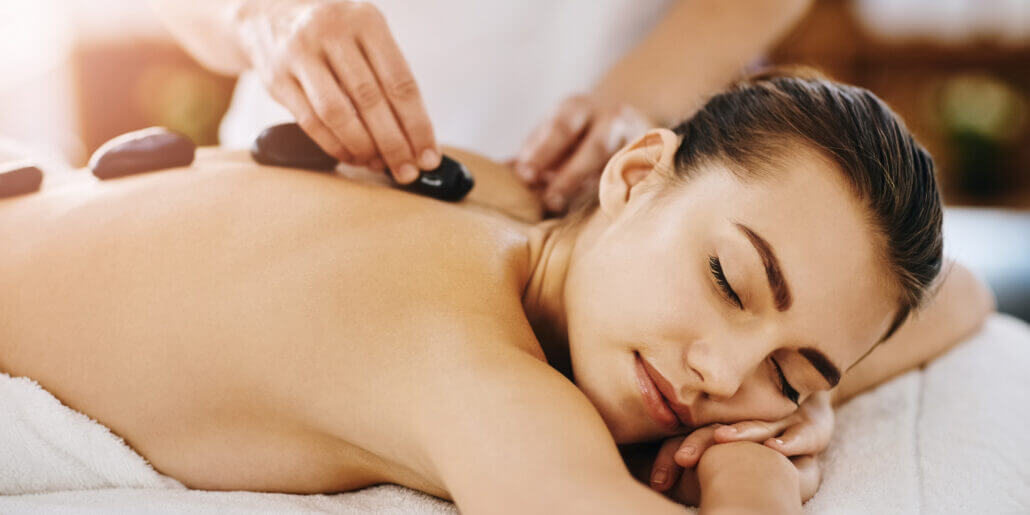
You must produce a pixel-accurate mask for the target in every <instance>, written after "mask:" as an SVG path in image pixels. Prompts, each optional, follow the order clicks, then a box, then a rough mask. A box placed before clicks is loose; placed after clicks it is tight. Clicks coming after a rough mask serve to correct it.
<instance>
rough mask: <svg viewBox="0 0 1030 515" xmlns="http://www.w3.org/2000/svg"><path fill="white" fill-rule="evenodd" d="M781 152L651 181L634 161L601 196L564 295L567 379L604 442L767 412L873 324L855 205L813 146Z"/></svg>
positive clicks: (846, 351)
mask: <svg viewBox="0 0 1030 515" xmlns="http://www.w3.org/2000/svg"><path fill="white" fill-rule="evenodd" d="M667 155H668V153H666V156H667ZM616 157H618V155H617V156H616ZM782 161H783V162H782V164H781V165H779V166H776V167H774V168H773V169H772V170H770V171H769V172H770V173H768V176H767V177H763V178H760V179H751V180H748V181H747V182H744V181H741V180H739V179H737V178H736V177H735V176H734V175H733V174H732V173H731V172H730V171H729V170H728V169H726V168H725V167H723V166H721V165H718V164H712V165H708V166H707V169H706V170H701V171H699V172H698V173H697V174H696V175H695V176H694V177H693V178H691V179H689V180H688V181H687V182H686V183H685V184H680V185H674V186H666V187H664V189H663V187H662V186H661V184H660V182H661V181H663V179H662V178H661V177H660V174H657V173H650V174H648V175H647V176H646V177H644V178H643V179H640V180H639V182H637V183H636V184H630V185H629V186H628V191H629V193H627V195H625V196H626V197H628V198H627V199H626V200H625V204H624V205H620V206H618V209H612V208H611V202H609V203H608V204H609V205H608V206H607V209H606V206H605V204H604V202H602V212H601V213H600V214H598V216H601V217H604V218H603V222H598V223H601V224H602V225H601V226H600V228H599V229H596V236H595V237H594V238H592V239H591V240H590V241H588V242H586V243H584V244H583V245H582V246H580V247H577V249H576V252H575V254H574V256H573V263H572V265H571V267H570V270H569V276H568V279H567V282H566V289H565V303H566V314H567V315H566V316H567V323H568V329H569V348H570V355H571V358H572V368H573V373H574V375H575V379H576V383H577V385H578V386H579V387H580V389H581V390H582V391H583V392H584V393H585V394H586V395H587V396H588V397H589V398H590V399H591V401H592V402H593V403H594V405H595V406H596V407H597V408H598V410H599V411H600V413H601V415H602V417H603V418H604V420H605V422H606V423H607V424H608V426H609V428H610V430H611V431H612V434H613V435H614V436H615V438H616V440H617V441H618V442H620V443H628V442H635V441H642V440H652V439H656V438H660V437H664V436H669V435H673V434H678V433H684V432H686V431H688V430H690V429H691V428H693V427H699V426H703V425H706V424H710V423H713V422H723V423H729V422H736V421H741V420H755V419H757V420H778V419H780V418H783V417H785V416H787V415H789V414H790V413H791V412H792V411H793V410H794V409H795V408H796V404H795V402H794V401H795V400H797V401H800V402H804V400H805V398H806V397H808V396H809V395H810V394H812V393H814V392H817V391H820V390H827V389H829V388H831V387H832V386H833V384H835V383H836V381H837V380H838V379H839V378H840V376H841V374H843V373H844V371H845V370H847V369H848V368H849V367H850V366H851V365H853V364H854V363H855V362H856V361H858V360H859V359H860V357H862V356H863V355H864V354H865V353H866V352H867V351H868V350H869V349H870V348H871V347H872V346H873V345H874V344H875V342H876V341H877V340H879V338H880V337H881V336H882V335H883V334H884V332H885V331H886V330H887V327H888V325H889V322H890V319H891V317H892V316H893V314H894V311H895V309H896V303H895V302H894V300H893V299H895V298H896V297H895V296H894V295H893V294H892V288H891V287H890V286H888V284H889V283H888V281H887V277H888V276H887V275H886V271H885V268H884V267H883V266H882V265H881V264H880V263H881V261H880V260H879V258H878V257H877V254H876V249H877V247H876V245H878V243H877V242H876V240H875V238H874V236H873V233H872V232H871V230H870V228H869V226H868V223H867V222H866V219H865V211H864V208H863V207H862V206H861V205H860V204H859V203H858V200H857V199H855V198H853V195H852V194H851V193H850V191H849V190H848V189H846V187H845V184H844V182H843V181H844V179H843V176H842V174H841V173H840V172H839V171H838V170H837V169H835V168H834V166H835V165H833V164H832V163H830V162H829V161H828V160H825V159H823V158H821V157H819V156H818V155H816V154H814V153H812V152H808V151H802V150H800V149H799V150H798V151H797V154H796V155H795V156H793V157H791V158H789V159H784V160H782ZM670 164H671V163H670ZM613 166H615V167H616V169H615V170H613V169H612V168H613ZM619 166H620V165H619V164H618V163H617V159H614V158H613V162H612V163H610V164H609V167H608V169H606V171H605V174H606V175H607V174H612V173H614V174H619V173H620V170H619V169H618V167H619ZM625 175H626V176H627V177H630V181H629V182H630V183H633V182H634V181H637V180H638V178H639V175H640V174H638V175H637V178H633V177H632V174H625ZM609 179H610V180H609V181H608V182H609V183H610V182H611V178H610V177H609ZM621 179H622V177H621V176H620V180H621ZM605 182H606V180H605V178H602V196H603V195H604V188H605V187H606V186H605ZM649 182H650V186H652V187H641V186H647V184H646V183H649ZM655 184H658V187H653V186H655ZM609 186H610V184H609ZM602 198H603V197H602ZM781 372H782V376H783V378H785V379H786V383H784V382H783V380H782V379H781V376H780V373H781ZM655 386H657V389H656V388H655ZM649 392H654V393H649ZM658 392H661V394H662V397H664V400H663V399H662V398H659V396H658ZM795 392H796V397H795ZM792 397H793V398H794V399H793V400H792ZM669 407H672V411H674V412H676V413H672V412H670V411H669V410H668V408H669ZM681 422H682V425H681Z"/></svg>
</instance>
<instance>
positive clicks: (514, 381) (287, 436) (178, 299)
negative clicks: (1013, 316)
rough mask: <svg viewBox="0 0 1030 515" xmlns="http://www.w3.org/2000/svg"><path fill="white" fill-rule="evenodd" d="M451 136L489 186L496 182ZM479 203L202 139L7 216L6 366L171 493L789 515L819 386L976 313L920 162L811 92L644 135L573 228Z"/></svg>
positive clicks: (923, 157)
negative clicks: (283, 164)
mask: <svg viewBox="0 0 1030 515" xmlns="http://www.w3.org/2000/svg"><path fill="white" fill-rule="evenodd" d="M450 153H451V154H452V155H454V156H456V157H458V159H459V160H460V161H462V162H464V163H465V164H466V165H467V166H468V167H469V168H470V170H471V171H472V172H473V174H475V175H476V176H477V178H478V179H479V180H480V184H481V187H480V188H479V189H477V191H480V192H481V193H482V192H489V191H491V188H490V186H489V184H490V181H495V182H494V184H496V181H504V180H508V179H507V178H506V177H507V176H509V175H510V173H509V172H508V171H507V170H506V169H505V168H504V167H503V166H501V165H499V164H496V163H492V162H489V161H487V160H484V159H482V158H478V157H476V156H472V155H469V154H466V153H461V152H459V151H457V150H453V151H451V152H450ZM510 182H511V184H509V185H506V186H505V187H504V188H497V190H498V191H512V190H511V189H512V188H515V187H517V182H516V181H515V180H514V179H511V180H510ZM484 183H486V184H484ZM473 193H474V195H472V196H471V197H470V199H469V200H467V201H466V202H465V203H463V204H459V205H452V204H447V203H443V202H438V201H435V200H431V199H426V198H422V197H419V196H415V195H412V194H409V193H404V192H400V191H397V190H393V189H390V188H385V187H382V186H381V185H377V184H369V183H362V182H358V181H354V180H350V179H347V178H345V177H341V176H339V175H336V176H332V175H322V174H315V173H305V172H301V171H295V170H288V169H283V168H267V167H262V166H258V165H256V164H255V163H254V162H253V161H251V160H250V159H249V157H246V156H245V155H243V154H239V153H229V152H221V151H217V150H212V151H208V152H204V153H202V154H201V155H200V157H199V158H198V160H197V161H196V162H195V164H194V165H193V166H191V167H189V168H188V169H179V170H172V171H165V172H159V173H153V174H146V175H140V176H133V177H128V178H123V179H118V180H114V181H106V182H95V181H92V180H89V181H83V182H82V184H81V185H78V186H69V187H66V188H63V189H55V190H51V191H44V192H41V193H39V194H35V195H29V196H24V197H19V198H15V199H10V200H6V201H3V202H0V239H2V241H3V242H4V243H3V245H4V251H3V252H2V253H0V284H2V289H3V291H4V294H3V296H2V297H0V369H2V370H3V371H4V372H7V373H9V374H12V375H19V376H21V375H24V376H28V377H30V378H33V379H36V380H37V381H39V383H40V384H41V385H42V386H43V387H45V388H46V389H47V390H49V391H50V392H51V393H53V394H54V395H55V396H56V397H58V398H59V399H61V400H62V401H63V402H65V403H66V404H67V405H68V406H70V407H72V408H74V409H77V410H80V411H82V412H84V413H86V414H87V415H89V416H91V417H94V418H96V419H97V420H98V421H100V422H101V423H103V424H105V425H106V426H108V427H110V428H111V429H112V430H113V431H114V432H116V433H117V434H119V435H120V436H122V437H124V438H125V440H126V442H127V443H128V444H130V445H131V446H132V447H133V448H135V449H136V450H137V451H138V452H139V453H140V454H142V455H143V457H145V458H146V459H148V460H149V461H150V462H151V463H152V464H153V465H154V467H156V469H157V470H158V471H160V472H162V473H164V474H166V475H169V476H171V477H173V478H175V479H178V480H179V481H181V482H183V483H184V484H186V485H187V486H190V487H192V488H198V489H211V490H237V489H239V490H254V491H269V492H340V491H347V490H354V489H357V488H362V487H365V486H369V485H373V484H377V483H396V484H400V485H404V486H408V487H411V488H415V489H418V490H422V491H424V492H428V493H430V494H432V495H436V496H439V497H443V498H448V499H453V500H454V501H455V502H456V503H457V505H458V508H459V509H460V510H461V511H463V512H465V513H484V512H490V513H495V512H504V513H508V512H510V513H520V514H521V513H545V512H551V513H666V512H668V513H674V512H679V511H681V510H682V507H681V506H679V504H677V503H676V502H673V501H680V502H691V503H696V502H698V501H699V502H700V505H701V510H702V512H709V513H714V512H720V511H722V510H736V511H734V513H736V512H742V513H743V512H761V513H766V512H770V513H790V512H799V511H800V508H801V502H802V500H803V499H805V498H807V497H810V496H811V495H812V494H813V493H814V491H815V489H816V487H817V486H818V483H819V472H818V470H816V467H817V465H816V462H815V460H814V459H813V458H812V455H814V454H816V453H818V452H819V451H821V450H822V449H823V448H824V447H825V446H826V445H827V442H828V441H829V438H830V432H831V430H832V426H833V412H832V408H831V403H832V402H835V401H840V400H843V399H846V398H848V397H849V396H852V395H854V394H856V393H858V392H861V391H863V390H866V389H868V388H870V387H872V386H873V385H876V384H878V383H880V382H882V381H884V380H886V379H887V378H889V377H891V376H894V375H896V374H898V373H899V372H901V371H904V370H906V369H909V368H912V367H915V366H917V365H919V364H921V363H924V362H926V361H927V360H929V359H931V358H933V357H934V356H936V355H938V354H940V353H941V352H943V351H944V350H945V349H947V348H948V347H949V346H950V345H952V344H954V343H955V342H956V341H958V340H960V339H961V338H962V337H963V336H964V335H967V334H969V333H970V332H971V331H973V330H974V329H975V328H976V327H977V326H978V325H979V324H980V322H981V321H982V320H983V319H984V318H985V316H986V314H987V313H988V312H989V311H990V310H991V309H992V300H991V296H990V294H989V293H988V292H987V291H986V290H985V289H984V287H983V286H982V285H981V284H980V283H978V282H977V281H976V280H975V279H974V278H973V277H972V276H971V275H970V274H969V273H968V272H967V271H965V270H964V269H962V268H961V267H958V266H948V265H944V266H942V256H941V201H940V197H939V193H938V190H937V184H936V182H935V179H934V174H933V164H932V162H931V160H930V157H929V155H927V153H926V152H925V151H924V150H923V149H922V147H920V146H919V145H918V144H917V143H916V142H915V141H914V140H913V139H912V136H911V135H910V134H909V133H908V131H907V130H906V129H905V128H904V127H903V126H902V125H901V122H900V121H899V120H898V118H897V117H896V116H895V115H894V114H893V113H892V112H890V111H889V110H888V108H887V107H885V106H884V104H883V103H881V102H880V101H879V100H878V99H876V98H875V97H874V96H873V95H872V94H870V93H869V92H867V91H865V90H862V89H858V88H854V87H849V86H844V85H841V84H837V83H833V82H829V81H826V80H822V79H818V78H800V77H791V76H772V75H770V76H765V77H759V78H753V79H750V80H747V81H744V82H742V83H740V84H738V85H737V86H735V87H733V88H732V89H730V90H729V91H727V92H725V93H723V94H721V95H718V96H716V97H714V98H712V99H711V100H710V101H709V102H708V103H707V105H706V106H705V107H704V108H703V109H702V110H701V111H700V112H699V113H698V114H697V115H696V116H694V117H693V118H691V119H690V120H687V121H685V122H683V124H681V125H680V126H678V127H676V128H675V129H673V130H667V129H655V130H652V131H651V132H649V133H647V134H646V135H645V136H643V137H641V138H640V139H639V140H637V141H635V142H633V143H632V144H630V145H628V146H626V147H625V148H623V149H621V150H620V151H619V152H618V153H617V154H615V155H614V156H613V157H612V158H611V160H610V161H609V162H608V164H607V166H606V168H605V170H604V172H603V175H602V176H601V178H600V183H599V185H598V188H597V192H596V195H595V200H596V202H593V203H590V204H589V205H587V206H585V207H583V208H582V209H581V210H580V211H579V212H578V214H576V215H573V216H569V217H566V218H565V219H560V220H549V221H543V222H541V221H538V220H535V221H532V222H529V223H527V222H525V221H522V220H519V219H518V217H516V216H510V213H526V212H527V210H528V212H532V211H533V209H534V207H537V208H538V206H534V205H533V204H532V201H531V200H527V199H531V198H532V196H531V195H528V193H526V192H524V191H523V192H522V193H523V194H524V195H518V194H513V195H508V196H507V197H502V196H490V195H480V196H479V197H478V200H477V197H476V196H475V193H476V192H475V191H474V192H473ZM488 204H492V205H495V206H501V207H500V208H498V209H491V208H489V207H488V206H487V205H488ZM942 270H943V272H942ZM938 278H939V279H938ZM685 435H686V436H685ZM684 436H685V437H684ZM649 441H664V444H661V445H660V450H659V452H657V455H656V453H655V452H654V449H657V448H658V447H659V446H657V445H656V446H652V447H651V449H652V450H651V452H650V454H645V453H646V452H647V449H646V448H641V447H640V446H636V447H633V446H623V447H622V452H623V454H620V448H619V447H618V445H619V444H632V443H638V442H649ZM627 463H628V464H629V467H628V466H627ZM628 469H633V470H634V471H635V472H636V473H637V474H638V475H640V477H641V478H642V479H643V481H644V483H648V485H645V484H643V483H641V482H639V481H637V480H636V479H635V478H634V477H633V475H631V473H630V471H629V470H628ZM659 492H662V493H659ZM663 493H664V495H663Z"/></svg>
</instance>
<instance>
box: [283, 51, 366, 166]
mask: <svg viewBox="0 0 1030 515" xmlns="http://www.w3.org/2000/svg"><path fill="white" fill-rule="evenodd" d="M294 73H295V75H296V77H297V81H298V82H299V83H300V85H301V87H302V88H303V90H304V93H305V94H306V96H307V99H308V101H309V102H310V104H311V107H312V108H313V109H314V111H315V114H316V115H318V118H319V119H320V120H321V122H322V124H323V125H324V126H326V127H327V128H328V129H329V130H330V131H331V132H332V133H333V135H334V136H335V137H336V139H337V140H338V141H339V142H340V145H341V146H342V147H343V148H344V149H346V150H347V152H349V153H350V155H351V156H353V159H352V160H343V161H345V162H348V163H351V162H353V163H354V164H365V163H367V162H369V161H371V160H372V159H373V158H375V157H376V156H377V155H378V152H377V151H376V147H375V144H374V143H373V142H372V137H371V136H369V134H368V131H367V130H366V129H365V125H364V124H363V123H362V122H361V118H360V117H359V116H358V112H357V110H356V109H355V108H354V105H353V104H351V101H350V99H349V98H347V96H346V95H345V94H344V93H343V90H341V89H340V85H339V83H337V82H336V78H335V77H333V74H332V73H331V72H330V71H329V68H328V67H327V64H326V63H325V62H324V61H321V60H319V59H315V58H311V57H309V58H307V59H302V60H298V64H297V65H296V69H295V71H294ZM341 160H342V159H341Z"/></svg>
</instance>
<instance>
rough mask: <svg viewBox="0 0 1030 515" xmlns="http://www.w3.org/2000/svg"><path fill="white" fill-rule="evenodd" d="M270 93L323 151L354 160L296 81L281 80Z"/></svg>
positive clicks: (272, 86) (340, 157)
mask: <svg viewBox="0 0 1030 515" xmlns="http://www.w3.org/2000/svg"><path fill="white" fill-rule="evenodd" d="M268 91H269V93H270V94H271V95H272V97H273V98H274V99H275V100H276V101H277V102H279V103H280V104H282V105H283V107H285V108H286V110H288V111H289V112H290V113H291V114H293V116H294V118H296V119H297V124H298V125H300V127H301V128H302V129H304V132H305V133H307V135H308V136H310V137H311V139H312V140H314V141H315V143H318V146H319V147H322V150H325V151H326V153H328V154H329V155H331V156H333V157H336V158H337V159H340V160H341V161H344V160H347V161H349V160H353V159H354V158H353V156H352V155H351V154H350V153H349V152H348V151H347V149H345V148H344V147H343V145H341V144H340V141H339V140H337V139H336V136H335V135H333V133H332V131H330V130H329V128H328V127H326V126H325V124H323V123H322V120H321V119H320V118H319V117H318V115H317V114H316V113H315V110H314V108H312V107H311V104H310V103H308V100H307V97H306V96H304V92H303V91H302V90H301V87H300V85H299V84H298V83H297V82H296V80H294V79H293V78H290V79H287V80H280V81H278V82H276V83H275V84H274V85H271V86H270V87H269V88H268Z"/></svg>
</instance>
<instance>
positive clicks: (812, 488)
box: [790, 454, 823, 502]
mask: <svg viewBox="0 0 1030 515" xmlns="http://www.w3.org/2000/svg"><path fill="white" fill-rule="evenodd" d="M790 461H791V462H792V463H794V467H796V468H797V469H798V483H799V485H800V486H801V489H800V490H801V502H805V501H807V500H809V499H811V498H812V496H814V495H815V493H816V492H817V491H819V484H820V483H822V479H823V477H822V471H821V470H820V468H819V460H817V459H816V458H815V456H812V455H810V454H808V455H805V456H796V457H793V458H791V459H790Z"/></svg>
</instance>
